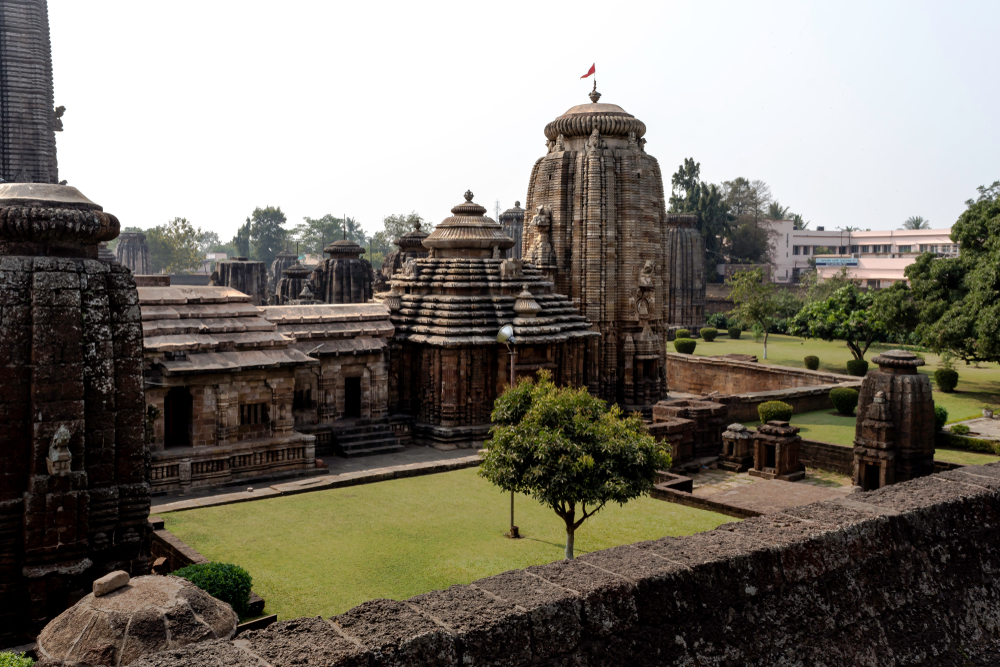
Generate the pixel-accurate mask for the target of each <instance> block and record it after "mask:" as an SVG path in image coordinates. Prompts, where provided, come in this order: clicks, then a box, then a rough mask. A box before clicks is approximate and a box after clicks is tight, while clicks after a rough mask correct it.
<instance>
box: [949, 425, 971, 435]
mask: <svg viewBox="0 0 1000 667" xmlns="http://www.w3.org/2000/svg"><path fill="white" fill-rule="evenodd" d="M969 430H970V429H969V427H968V426H966V425H965V424H955V425H954V426H952V427H951V432H952V433H954V434H955V435H969Z"/></svg>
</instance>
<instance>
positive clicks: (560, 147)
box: [556, 134, 566, 151]
mask: <svg viewBox="0 0 1000 667" xmlns="http://www.w3.org/2000/svg"><path fill="white" fill-rule="evenodd" d="M556 150H557V151H564V150H566V139H565V137H563V135H561V134H560V135H559V136H558V137H556Z"/></svg>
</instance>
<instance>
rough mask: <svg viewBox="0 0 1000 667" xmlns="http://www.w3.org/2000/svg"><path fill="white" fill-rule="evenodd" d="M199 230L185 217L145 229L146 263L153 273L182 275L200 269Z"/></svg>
mask: <svg viewBox="0 0 1000 667" xmlns="http://www.w3.org/2000/svg"><path fill="white" fill-rule="evenodd" d="M200 236H201V230H200V229H196V228H195V227H194V225H192V224H191V223H190V222H188V220H187V218H174V219H173V220H171V221H170V222H168V223H167V224H165V225H157V226H156V227H153V228H151V229H148V230H146V243H147V244H149V263H150V270H151V271H152V272H153V273H160V271H162V270H166V272H167V273H183V272H184V271H192V270H194V269H197V268H199V267H200V266H201V260H202V257H203V255H202V253H201V246H200V244H199V243H198V238H199V237H200Z"/></svg>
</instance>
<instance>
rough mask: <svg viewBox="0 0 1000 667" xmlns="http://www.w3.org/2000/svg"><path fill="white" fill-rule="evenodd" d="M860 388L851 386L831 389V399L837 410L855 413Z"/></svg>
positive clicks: (843, 412) (843, 413) (850, 413)
mask: <svg viewBox="0 0 1000 667" xmlns="http://www.w3.org/2000/svg"><path fill="white" fill-rule="evenodd" d="M858 396H860V394H858V390H857V389H851V388H850V387H834V388H833V389H831V390H830V400H831V401H832V402H833V407H835V408H837V412H839V413H840V414H842V415H847V416H850V415H853V414H854V410H855V409H856V408H857V407H858Z"/></svg>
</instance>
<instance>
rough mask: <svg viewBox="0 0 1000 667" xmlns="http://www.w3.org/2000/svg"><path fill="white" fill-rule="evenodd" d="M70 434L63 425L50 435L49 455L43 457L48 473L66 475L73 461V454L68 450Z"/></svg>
mask: <svg viewBox="0 0 1000 667" xmlns="http://www.w3.org/2000/svg"><path fill="white" fill-rule="evenodd" d="M71 437H72V434H71V433H70V432H69V429H68V428H66V426H65V425H63V426H60V427H59V430H58V431H56V434H55V435H54V436H52V444H51V445H50V446H49V456H48V458H46V459H45V465H46V467H47V468H48V470H49V474H50V475H56V476H61V475H67V474H69V472H70V466H71V463H72V461H73V455H72V454H70V451H69V441H70V438H71Z"/></svg>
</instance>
